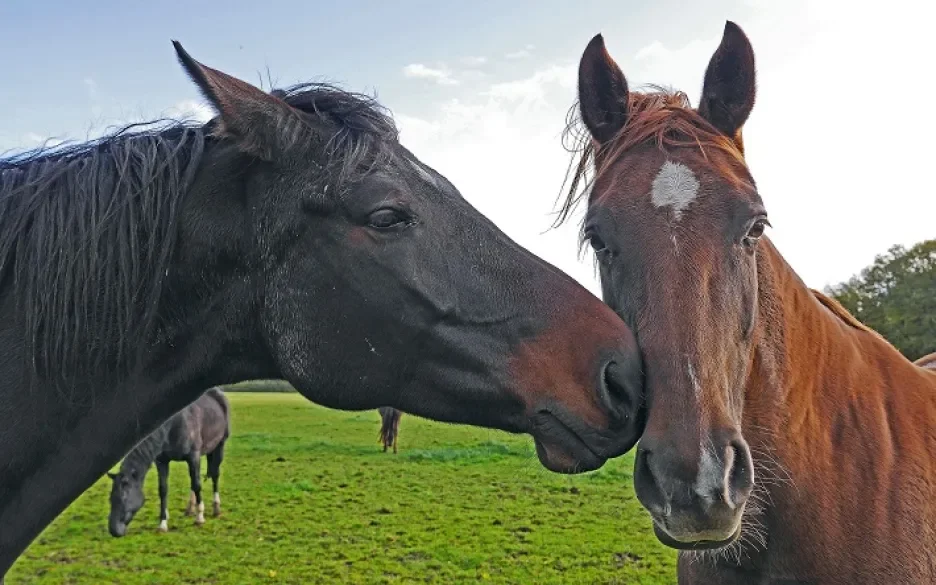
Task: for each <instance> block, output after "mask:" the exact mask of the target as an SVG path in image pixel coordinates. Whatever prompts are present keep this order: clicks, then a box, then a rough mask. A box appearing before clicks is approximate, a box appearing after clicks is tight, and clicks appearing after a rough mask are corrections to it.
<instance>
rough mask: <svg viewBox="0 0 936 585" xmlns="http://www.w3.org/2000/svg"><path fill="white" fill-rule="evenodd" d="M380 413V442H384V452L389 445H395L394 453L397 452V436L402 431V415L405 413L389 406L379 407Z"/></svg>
mask: <svg viewBox="0 0 936 585" xmlns="http://www.w3.org/2000/svg"><path fill="white" fill-rule="evenodd" d="M377 411H378V412H379V413H380V442H381V443H383V450H384V453H386V452H387V447H390V446H391V445H392V446H393V453H394V454H396V452H397V436H398V435H399V433H400V417H401V416H403V413H402V412H400V411H399V410H397V409H395V408H391V407H389V406H381V407H380V408H378V409H377Z"/></svg>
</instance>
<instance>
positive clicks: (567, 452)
mask: <svg viewBox="0 0 936 585" xmlns="http://www.w3.org/2000/svg"><path fill="white" fill-rule="evenodd" d="M541 414H543V415H545V416H542V417H541V418H540V421H539V423H538V425H537V426H538V427H540V428H541V429H542V428H543V427H544V426H546V427H548V431H547V432H538V433H534V435H533V441H534V443H535V444H536V455H537V457H539V460H540V463H542V464H543V467H545V468H546V469H548V470H550V471H553V472H555V473H565V474H574V473H583V472H586V471H594V470H595V469H598V468H599V467H601V466H602V465H604V464H605V461H607V458H605V457H602V456H601V455H598V454H597V453H595V452H594V451H593V450H592V449H591V447H589V446H588V444H586V443H585V441H583V440H582V439H581V438H580V437H579V436H578V435H577V434H576V433H574V432H573V431H572V430H571V429H570V428H569V427H568V426H566V425H565V424H563V423H562V422H561V421H560V420H559V419H558V418H557V417H555V416H553V415H552V414H549V413H541Z"/></svg>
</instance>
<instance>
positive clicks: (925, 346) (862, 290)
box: [826, 240, 936, 360]
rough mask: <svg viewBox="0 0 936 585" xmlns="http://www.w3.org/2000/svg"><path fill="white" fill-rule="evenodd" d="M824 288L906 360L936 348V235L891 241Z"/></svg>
mask: <svg viewBox="0 0 936 585" xmlns="http://www.w3.org/2000/svg"><path fill="white" fill-rule="evenodd" d="M826 293H827V294H829V295H831V296H832V297H834V298H835V299H837V300H838V301H839V302H840V303H842V305H844V306H845V308H846V309H848V310H849V311H850V312H851V313H852V314H853V315H855V316H856V317H857V318H858V319H859V320H861V322H862V323H864V324H865V325H867V326H868V327H871V328H872V329H874V330H875V331H877V332H878V333H880V334H881V335H883V336H884V337H885V338H886V339H887V340H888V341H890V342H891V343H892V344H894V346H895V347H896V348H897V349H899V350H900V352H901V353H903V354H904V355H905V356H906V357H907V358H908V359H911V360H914V359H917V358H919V357H921V356H923V355H926V354H927V353H930V352H933V351H936V240H926V241H923V242H920V243H919V244H916V245H915V246H913V247H912V248H910V249H909V250H908V249H906V248H904V247H903V246H893V247H892V248H890V249H889V250H888V251H887V253H886V254H881V255H879V256H877V257H876V258H875V259H874V263H873V264H872V265H871V266H868V267H867V268H865V269H864V270H862V271H861V274H860V275H857V276H853V277H852V278H851V279H849V280H848V281H847V282H843V283H841V284H838V285H835V286H832V287H828V288H827V289H826Z"/></svg>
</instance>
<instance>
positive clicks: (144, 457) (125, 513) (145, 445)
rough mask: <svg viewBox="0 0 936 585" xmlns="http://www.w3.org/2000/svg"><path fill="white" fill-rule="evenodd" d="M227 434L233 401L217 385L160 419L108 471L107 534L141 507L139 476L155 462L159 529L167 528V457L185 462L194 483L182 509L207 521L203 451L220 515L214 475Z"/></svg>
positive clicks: (119, 532)
mask: <svg viewBox="0 0 936 585" xmlns="http://www.w3.org/2000/svg"><path fill="white" fill-rule="evenodd" d="M229 436H231V405H230V403H229V402H228V399H227V397H226V396H225V395H224V392H223V391H222V390H221V389H220V388H209V389H208V390H206V391H205V393H204V394H202V395H201V396H200V397H199V398H198V400H196V401H195V402H193V403H192V404H189V405H188V406H186V407H185V408H183V409H182V410H180V411H179V412H177V413H176V414H174V415H172V417H171V418H170V419H169V420H167V421H166V422H164V423H163V424H161V425H160V426H159V428H157V429H156V430H155V431H153V432H152V433H150V435H149V436H148V437H146V438H145V439H143V440H142V441H140V442H139V444H137V446H136V447H134V448H133V450H132V451H130V452H129V453H127V456H126V457H124V460H123V463H122V464H121V465H120V471H118V472H117V473H108V474H107V475H108V476H109V477H110V478H111V481H112V484H111V493H110V506H111V507H110V514H109V515H108V520H107V528H108V530H109V531H110V533H111V536H118V537H119V536H123V535H125V534H126V533H127V526H128V525H129V524H130V521H131V520H133V517H134V516H135V515H136V513H137V512H138V511H139V510H140V508H142V507H143V502H144V500H145V498H144V496H143V482H144V481H145V480H146V473H147V472H148V471H149V469H150V467H152V465H153V463H155V464H156V472H157V473H158V475H159V530H160V531H161V532H166V531H167V530H169V506H168V503H167V497H168V495H169V462H170V461H185V462H186V463H188V470H189V480H190V482H191V486H192V493H191V497H190V498H189V503H188V507H187V508H186V511H185V513H186V515H188V516H193V515H194V516H195V523H196V524H199V525H200V524H204V523H205V503H204V502H202V497H201V474H200V471H201V457H202V455H205V457H206V459H207V460H208V477H210V478H211V487H212V488H213V489H212V491H213V492H214V498H213V500H214V515H215V516H220V515H221V493H220V492H219V491H218V480H219V478H220V476H221V462H222V461H223V460H224V444H225V443H226V442H227V440H228V437H229Z"/></svg>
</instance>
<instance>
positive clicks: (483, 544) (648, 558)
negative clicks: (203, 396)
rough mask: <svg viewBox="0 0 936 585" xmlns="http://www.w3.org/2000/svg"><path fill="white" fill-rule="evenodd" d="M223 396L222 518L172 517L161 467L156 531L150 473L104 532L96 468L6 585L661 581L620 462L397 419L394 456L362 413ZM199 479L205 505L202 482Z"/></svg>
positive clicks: (662, 571)
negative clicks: (126, 514)
mask: <svg viewBox="0 0 936 585" xmlns="http://www.w3.org/2000/svg"><path fill="white" fill-rule="evenodd" d="M229 396H230V399H231V402H232V404H233V421H232V427H233V436H232V438H231V440H230V442H229V443H228V448H227V451H226V454H225V456H226V459H225V461H224V464H223V466H222V469H221V497H222V502H223V508H224V512H223V515H222V517H220V518H211V517H210V515H209V517H208V519H207V523H206V524H205V525H204V526H201V527H198V526H195V525H194V524H193V523H192V520H191V519H190V518H187V517H185V516H183V515H182V510H183V508H184V507H185V503H186V498H187V497H188V479H187V473H186V468H185V464H183V463H173V464H172V468H171V471H170V483H171V487H170V499H171V505H170V519H169V533H168V534H160V533H158V532H157V531H156V526H157V524H158V502H159V498H158V496H157V489H156V485H157V482H156V472H155V470H153V471H151V473H150V475H149V476H148V477H147V481H146V497H147V502H146V504H145V505H144V507H143V509H142V510H141V511H140V513H139V514H137V517H136V518H135V519H134V521H133V522H132V523H131V524H130V529H129V531H128V534H127V536H126V537H124V538H121V539H116V538H112V537H111V536H110V535H109V534H108V533H107V528H106V519H107V511H108V491H109V489H110V481H109V480H107V478H106V477H105V478H104V479H102V480H101V481H99V482H98V483H96V484H95V485H94V486H93V487H92V488H91V489H90V490H88V492H86V493H85V494H84V495H83V496H82V497H81V498H80V499H79V500H78V501H77V502H75V503H74V504H73V505H72V506H71V507H70V508H69V509H68V510H67V511H66V512H65V513H64V514H63V515H62V516H61V517H59V518H58V519H57V520H56V522H55V523H54V524H53V525H52V526H50V527H49V528H48V529H47V530H46V531H45V532H44V533H43V534H42V535H41V536H40V537H39V538H38V539H37V540H36V541H35V542H34V543H33V545H32V547H30V548H29V550H28V551H27V552H26V553H25V555H24V556H23V557H22V558H21V559H20V560H19V561H18V562H17V564H16V565H14V567H13V568H12V569H11V570H10V572H9V574H8V575H7V583H6V585H20V584H27V583H30V584H31V583H43V584H52V583H55V584H60V583H61V584H65V583H86V584H94V585H99V584H103V583H120V584H121V585H135V584H141V583H166V584H175V583H237V584H240V583H271V584H272V583H355V584H358V583H360V584H368V583H445V584H452V583H477V582H485V583H530V584H537V585H545V584H549V583H563V584H575V585H578V584H590V583H602V584H625V583H626V584H645V585H651V584H653V585H656V584H662V583H665V584H671V583H674V582H675V576H674V575H675V554H674V551H672V550H669V549H666V548H664V547H663V546H662V545H661V544H659V543H658V542H657V540H656V538H655V537H654V536H653V534H652V531H651V528H650V522H649V519H648V517H647V516H646V514H645V513H644V512H643V510H642V509H641V507H640V505H639V504H638V502H637V500H636V499H635V497H634V495H633V488H632V487H631V469H632V466H633V459H632V457H631V456H628V457H623V458H621V459H619V460H616V461H612V462H610V463H608V464H606V465H605V466H604V467H603V468H602V469H600V470H598V471H596V472H593V473H589V474H583V475H578V476H562V475H556V474H551V473H549V472H547V471H545V470H544V469H542V468H541V467H540V465H539V462H538V461H537V460H536V456H535V455H534V453H533V446H532V441H531V440H530V439H529V438H528V437H525V436H513V435H508V434H506V433H501V432H497V431H488V430H484V429H476V428H470V427H462V426H454V425H443V424H439V423H433V422H429V421H424V420H419V419H416V418H414V417H408V416H405V415H404V417H403V420H402V421H401V424H400V440H399V447H400V453H399V454H398V455H396V456H394V455H392V454H390V453H387V454H384V453H382V452H381V450H380V446H379V444H378V443H377V431H378V429H379V426H380V423H379V421H380V418H379V416H378V415H377V413H376V411H368V412H359V413H349V412H338V411H331V410H327V409H324V408H320V407H317V406H314V405H312V404H310V403H308V402H307V401H306V400H305V399H303V398H301V397H300V396H298V395H297V394H254V393H243V394H242V393H230V394H229ZM204 469H205V464H204V462H203V463H202V470H203V473H204ZM204 489H205V493H206V494H208V495H206V500H208V505H207V508H208V510H210V508H211V505H210V497H211V496H210V482H205V488H204Z"/></svg>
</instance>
